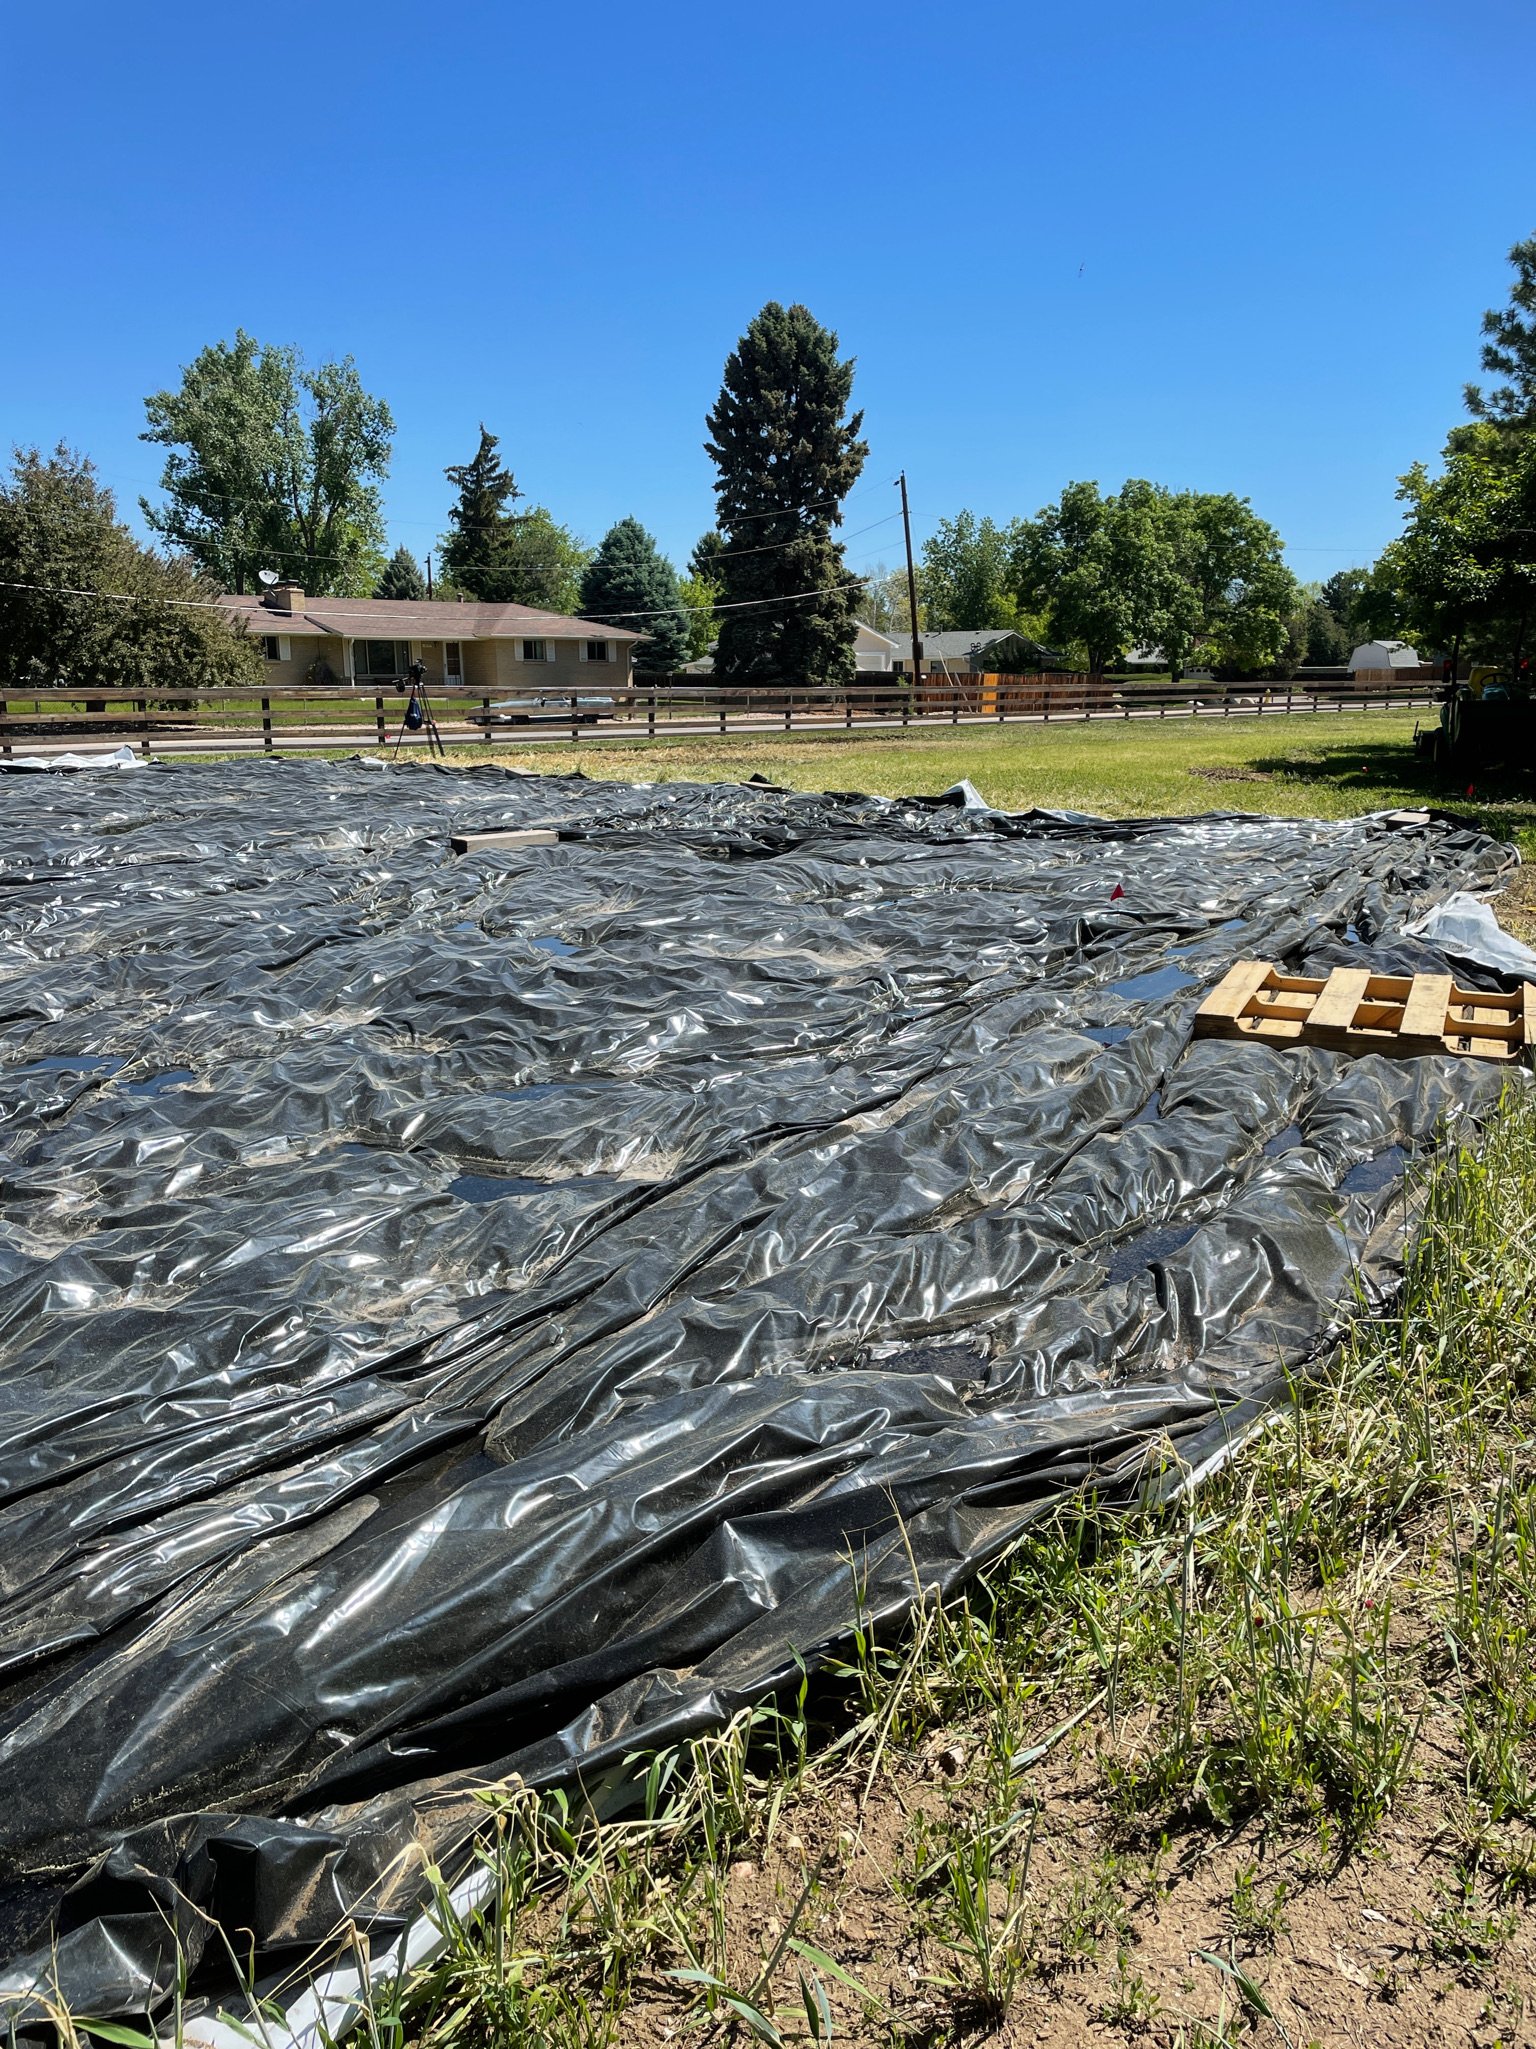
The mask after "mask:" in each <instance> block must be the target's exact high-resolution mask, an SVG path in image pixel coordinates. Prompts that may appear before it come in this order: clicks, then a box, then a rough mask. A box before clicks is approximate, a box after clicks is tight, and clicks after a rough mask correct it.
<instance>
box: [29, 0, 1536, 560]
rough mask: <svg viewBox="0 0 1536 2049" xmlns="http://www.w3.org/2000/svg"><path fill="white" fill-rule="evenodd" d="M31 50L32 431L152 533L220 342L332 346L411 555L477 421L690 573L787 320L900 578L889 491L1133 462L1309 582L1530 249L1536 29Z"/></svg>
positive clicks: (1186, 3) (1209, 8)
mask: <svg viewBox="0 0 1536 2049" xmlns="http://www.w3.org/2000/svg"><path fill="white" fill-rule="evenodd" d="M6 42H7V66H6V68H7V72H8V75H9V87H8V91H7V94H6V102H7V105H6V125H7V131H8V132H7V148H6V157H7V166H8V175H7V180H6V183H7V188H8V190H7V202H6V207H5V213H6V219H7V228H8V233H7V245H8V255H9V263H8V270H9V276H10V280H11V290H10V291H9V292H8V293H7V309H6V318H5V320H4V322H3V324H0V431H3V432H4V434H5V436H6V439H7V441H21V442H32V441H37V442H41V443H44V444H51V443H52V442H54V441H55V440H58V439H59V438H61V437H62V438H63V439H65V440H67V441H69V442H70V443H72V444H74V445H75V446H77V447H80V448H82V449H84V450H85V451H86V452H87V453H89V454H90V455H92V456H93V457H94V458H95V459H96V461H97V464H98V466H99V468H100V470H101V472H102V474H103V477H104V478H105V480H106V481H107V482H108V483H110V484H112V485H113V486H114V487H115V488H116V489H117V490H118V492H119V495H120V498H121V500H122V501H123V502H124V503H125V504H128V505H131V504H132V501H133V498H134V497H135V495H136V493H137V492H138V491H139V490H140V489H142V488H145V487H152V486H153V484H154V482H155V480H156V478H157V477H158V474H159V463H158V460H157V457H158V455H159V453H160V452H159V451H158V450H155V449H152V448H150V447H148V446H146V445H144V444H143V443H141V442H140V441H139V440H138V439H137V435H138V433H139V430H140V428H141V427H142V425H143V399H144V395H145V394H146V393H147V392H149V391H152V390H155V389H158V388H159V387H161V386H163V385H166V384H173V383H174V382H175V381H176V379H177V376H178V373H179V370H180V367H181V365H183V364H184V363H186V362H187V361H188V360H190V358H191V357H192V356H193V355H194V354H195V353H196V351H197V350H198V349H199V348H200V347H201V346H202V345H203V344H204V343H206V342H209V341H212V340H215V339H218V338H220V337H228V336H231V335H232V334H233V332H234V330H235V328H236V327H237V326H240V325H243V326H244V327H246V328H247V329H249V330H250V331H251V332H252V333H254V334H255V335H257V336H258V337H259V338H260V339H262V340H265V341H274V342H287V343H294V344H297V345H298V346H299V347H300V348H301V349H302V350H303V351H304V352H305V353H306V354H307V355H309V356H311V357H313V358H322V357H325V356H329V355H337V354H341V353H345V352H348V351H350V352H351V353H352V354H353V355H354V356H355V357H356V358H357V362H358V365H359V368H360V370H361V373H362V376H363V379H364V382H365V384H366V385H367V386H368V387H369V389H371V390H373V391H376V392H378V393H380V394H381V395H382V396H383V397H385V398H386V399H387V400H388V401H389V404H390V406H391V407H392V409H393V411H394V413H395V417H396V421H397V424H398V435H397V440H396V451H395V460H394V465H393V470H392V473H391V476H390V479H389V482H388V485H387V488H386V509H387V512H388V517H389V522H390V533H391V541H392V543H394V542H400V541H404V542H405V543H406V544H407V545H408V546H410V547H411V548H413V549H414V550H415V551H416V552H417V553H418V554H419V553H420V552H421V551H422V550H423V549H425V548H427V547H429V546H431V545H432V544H433V541H434V538H435V536H436V535H437V534H438V533H439V532H440V531H441V530H442V527H443V523H444V515H445V512H446V508H447V503H448V498H449V490H448V486H447V485H446V484H445V482H444V481H443V477H442V470H443V466H444V464H446V463H450V462H456V461H462V460H464V459H465V458H466V457H467V456H468V455H469V454H471V453H472V452H473V449H474V446H475V440H476V429H477V426H478V423H479V421H480V420H481V419H484V420H485V421H486V423H487V424H488V425H489V426H490V427H491V428H492V430H493V431H494V432H496V433H499V434H500V436H501V437H502V447H503V453H504V455H505V457H506V458H507V459H508V460H509V461H510V463H511V465H512V467H513V468H514V470H515V472H516V474H517V478H518V481H519V483H520V485H521V486H522V487H523V489H524V490H525V491H526V492H527V494H528V496H529V499H530V501H542V502H544V503H546V504H548V505H549V506H550V507H551V509H552V510H553V511H554V512H555V514H556V515H557V516H558V517H559V518H561V519H564V520H566V521H568V522H569V523H570V524H571V525H573V526H574V527H575V528H576V529H577V531H578V532H579V533H581V534H582V535H583V536H584V537H586V538H587V539H589V540H596V539H597V538H599V537H600V536H601V534H602V533H603V531H604V530H605V529H606V527H607V526H608V525H609V524H610V523H611V522H612V521H613V520H614V519H617V518H619V517H621V516H622V515H624V514H626V513H634V514H635V515H637V516H638V517H639V518H640V519H642V520H643V521H644V522H645V523H646V525H647V526H649V527H650V528H651V529H652V530H653V532H655V533H656V534H657V536H658V537H659V539H660V540H661V541H662V543H663V545H664V546H665V547H667V548H668V549H669V550H670V551H672V552H673V553H674V554H675V555H678V556H681V555H683V554H686V551H687V549H688V548H689V546H690V545H691V544H692V541H693V539H694V538H695V536H696V535H697V534H698V532H699V531H700V529H701V528H703V527H704V526H706V525H707V524H709V522H710V519H711V509H712V503H713V501H712V498H711V494H710V482H711V474H712V473H711V466H710V464H709V461H708V458H707V457H706V456H705V455H704V453H703V450H702V447H701V442H702V439H703V415H704V413H705V411H706V409H707V408H708V406H709V405H710V403H711V401H712V400H713V397H714V395H715V392H716V390H717V388H718V385H719V377H720V368H721V364H722V362H723V360H724V357H725V355H726V353H727V351H728V350H729V349H730V348H731V346H732V344H733V343H734V342H735V340H736V338H737V336H738V335H739V334H740V332H741V330H742V328H743V327H744V326H745V324H746V322H747V321H748V320H749V319H750V318H751V316H752V314H753V313H754V312H755V311H756V310H757V308H758V307H759V306H760V305H761V304H762V303H763V302H764V301H765V300H767V299H770V298H778V299H783V300H792V299H802V300H804V301H805V302H806V303H807V304H808V305H809V306H810V307H811V308H812V309H813V311H814V312H815V313H816V314H817V315H818V317H819V318H821V319H822V320H824V321H826V322H827V323H829V324H830V325H831V326H833V327H835V328H836V329H837V331H838V333H839V335H840V337H841V340H842V344H843V347H844V350H845V352H848V353H851V354H853V355H855V356H856V357H857V359H858V374H857V378H856V383H855V391H856V397H857V401H858V403H860V404H862V405H863V407H864V408H865V412H866V433H867V436H868V439H869V443H870V460H869V463H868V465H867V467H866V470H865V474H864V478H863V480H862V482H861V484H860V486H859V489H858V492H857V494H856V495H855V496H854V497H853V498H852V499H851V500H850V502H849V505H848V509H847V520H846V531H847V532H848V533H849V534H850V536H851V538H850V540H849V544H848V554H849V559H850V561H851V562H852V563H853V564H854V565H855V566H856V567H862V566H865V565H867V564H869V563H872V562H873V561H875V560H877V559H880V558H883V559H885V560H886V561H887V562H891V563H894V562H895V561H896V560H897V559H898V552H899V546H900V541H899V535H900V529H899V526H898V525H897V524H896V523H894V522H893V521H891V519H890V514H891V513H892V512H893V511H894V509H895V503H896V500H895V493H894V491H893V490H892V489H891V487H890V486H891V479H893V478H894V476H895V475H896V472H897V471H898V469H900V468H903V467H904V468H905V469H906V471H907V473H908V477H909V480H910V484H911V490H912V497H913V505H914V511H915V514H916V518H917V523H918V529H919V532H920V533H921V532H923V531H926V529H927V528H928V527H929V526H931V524H932V522H933V520H934V519H935V518H937V517H938V516H940V515H943V514H946V513H953V512H955V511H958V510H959V509H960V508H961V507H963V506H969V507H971V508H972V509H974V510H975V511H977V512H979V513H990V514H992V515H993V516H994V517H996V518H999V519H1003V518H1007V517H1009V516H1011V515H1012V514H1014V513H1018V512H1032V511H1034V510H1035V509H1036V508H1037V507H1038V506H1039V505H1040V504H1042V503H1043V502H1044V501H1045V500H1047V499H1049V498H1052V497H1054V496H1055V495H1056V493H1057V491H1058V490H1059V489H1060V488H1061V486H1062V485H1063V484H1064V483H1066V482H1067V481H1068V480H1069V479H1071V478H1074V477H1096V478H1098V479H1099V480H1100V481H1101V482H1102V483H1103V484H1104V485H1105V486H1106V487H1107V488H1108V487H1113V486H1114V485H1117V484H1118V483H1119V482H1120V481H1121V480H1122V479H1123V478H1124V477H1125V476H1127V475H1139V476H1147V477H1151V478H1154V479H1156V480H1158V481H1160V482H1164V483H1168V484H1173V485H1190V486H1195V487H1198V488H1201V489H1208V490H1233V491H1237V492H1240V493H1243V494H1246V495H1247V496H1248V497H1250V498H1251V499H1252V501H1253V504H1254V506H1255V507H1256V509H1257V510H1258V511H1259V512H1260V513H1261V514H1263V515H1264V516H1265V517H1266V518H1268V519H1270V520H1271V521H1272V522H1273V523H1274V524H1275V525H1276V526H1277V527H1278V528H1279V530H1280V532H1281V534H1282V535H1283V536H1284V538H1285V540H1286V542H1287V544H1288V546H1289V548H1290V550H1291V560H1292V563H1293V566H1294V567H1295V568H1296V569H1297V571H1298V573H1299V574H1301V575H1303V576H1321V575H1325V574H1327V573H1328V571H1329V570H1331V569H1333V568H1335V567H1338V566H1339V565H1340V564H1342V563H1346V562H1353V561H1358V560H1364V559H1369V557H1370V556H1371V555H1372V554H1373V553H1374V552H1375V551H1376V550H1377V549H1378V548H1379V547H1380V546H1381V544H1382V543H1383V542H1384V541H1385V540H1387V539H1388V538H1390V536H1391V534H1392V533H1393V532H1394V531H1395V530H1396V527H1397V524H1398V509H1397V506H1396V504H1395V501H1394V497H1393V492H1394V488H1395V478H1396V476H1397V474H1398V473H1399V472H1400V471H1401V470H1403V469H1404V468H1406V467H1407V465H1408V464H1409V463H1410V462H1411V461H1413V460H1414V459H1415V458H1416V457H1420V456H1423V457H1426V458H1427V457H1432V456H1433V455H1434V453H1435V451H1436V450H1437V448H1438V447H1439V445H1440V442H1441V440H1442V438H1443V436H1444V433H1445V430H1446V428H1447V427H1448V426H1449V425H1451V424H1452V422H1453V421H1454V420H1455V419H1456V418H1457V417H1458V415H1459V402H1460V388H1461V384H1462V382H1463V380H1464V379H1465V378H1466V377H1468V376H1469V375H1475V374H1476V370H1477V346H1478V333H1477V329H1478V319H1479V316H1480V314H1481V311H1482V309H1483V308H1484V307H1485V306H1488V305H1491V304H1494V303H1496V302H1498V301H1499V300H1501V299H1502V298H1503V297H1504V296H1505V291H1506V285H1507V277H1508V271H1507V267H1506V264H1505V260H1504V259H1505V252H1506V251H1507V248H1508V246H1509V244H1510V243H1511V242H1512V241H1514V240H1515V239H1516V238H1517V237H1518V236H1521V235H1525V234H1528V233H1530V232H1532V231H1533V230H1536V129H1533V124H1532V123H1531V120H1530V80H1531V77H1532V61H1533V58H1536V9H1533V8H1532V6H1531V4H1530V0H1435V4H1430V0H1288V4H1286V5H1284V6H1277V5H1264V4H1260V0H1225V4H1214V0H1079V4H1076V5H1061V4H1054V5H1050V6H1042V5H1039V4H1035V0H1014V4H1009V5H994V4H990V0H988V4H970V5H966V4H961V5H959V6H952V7H950V8H947V9H946V8H938V7H934V6H933V5H932V4H931V0H923V4H909V0H884V4H881V5H878V6H876V5H871V4H865V0H830V4H829V0H817V4H808V0H778V4H776V5H775V6H774V7H772V8H750V9H748V8H743V7H740V6H735V5H731V4H730V0H715V4H711V5H701V4H700V5H696V4H692V0H686V4H679V0H655V4H653V5H651V6H648V7H636V6H633V5H627V6H623V7H620V6H616V5H613V4H611V0H587V4H585V5H582V6H578V7H563V8H562V7H550V6H544V7H539V8H534V7H531V6H528V5H526V4H523V5H514V6H508V5H502V6H496V5H488V4H462V0H457V4H456V0H447V4H442V0H440V4H438V5H436V6H426V5H418V4H396V0H372V4H370V5H368V6H366V7H365V6H361V5H351V4H327V0H318V4H316V5H314V6H312V7H310V8H297V7H295V8H285V7H282V6H280V5H273V6H270V7H268V8H266V9H265V10H258V9H251V8H241V9H238V10H236V9H228V8H210V7H208V6H207V5H206V0H204V4H201V5H197V6H193V5H188V4H184V0H169V4H165V0H162V4H159V5H156V6H152V7H149V8H125V7H122V6H117V5H114V6H110V7H108V6H105V5H101V4H87V5H83V6H76V7H72V8H65V7H53V8H46V7H43V8H37V7H33V8H26V9H15V10H13V11H12V13H11V15H10V17H9V21H8V26H7V32H6ZM875 522H883V523H882V524H878V525H876V524H874V523H875ZM861 529H868V530H867V531H859V530H861Z"/></svg>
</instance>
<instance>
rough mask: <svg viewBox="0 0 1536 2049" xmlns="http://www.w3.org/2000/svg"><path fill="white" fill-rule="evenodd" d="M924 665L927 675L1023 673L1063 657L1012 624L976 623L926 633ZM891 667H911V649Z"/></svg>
mask: <svg viewBox="0 0 1536 2049" xmlns="http://www.w3.org/2000/svg"><path fill="white" fill-rule="evenodd" d="M920 638H921V640H922V644H923V669H924V672H925V674H928V675H943V674H945V673H946V672H947V673H948V674H950V675H952V676H961V675H985V674H987V673H989V672H991V673H996V674H1002V675H1021V674H1025V673H1027V672H1029V671H1030V670H1034V669H1041V668H1059V667H1060V666H1061V665H1062V657H1061V656H1060V655H1059V654H1056V653H1055V652H1054V651H1053V650H1052V649H1051V648H1048V647H1042V646H1041V645H1040V643H1039V641H1038V640H1031V639H1030V638H1029V636H1028V635H1027V634H1024V633H1015V632H1014V631H1013V629H1012V628H1011V627H1004V628H1003V629H1001V630H1000V631H999V630H994V629H986V630H983V631H981V632H977V631H976V630H975V628H973V627H964V628H960V629H959V630H956V631H953V632H951V631H945V632H942V633H924V634H922V635H921V636H920ZM891 667H892V668H893V669H895V670H897V671H898V672H900V673H902V674H905V673H906V672H907V671H908V670H910V668H911V667H912V656H911V653H910V651H909V652H908V654H907V655H906V657H905V659H903V658H902V657H901V655H900V654H899V653H898V654H897V655H896V656H895V657H894V658H893V659H892V662H891Z"/></svg>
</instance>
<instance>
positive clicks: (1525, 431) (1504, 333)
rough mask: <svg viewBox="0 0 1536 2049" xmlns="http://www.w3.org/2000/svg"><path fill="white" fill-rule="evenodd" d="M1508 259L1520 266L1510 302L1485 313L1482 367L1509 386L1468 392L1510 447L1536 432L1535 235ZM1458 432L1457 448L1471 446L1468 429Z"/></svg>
mask: <svg viewBox="0 0 1536 2049" xmlns="http://www.w3.org/2000/svg"><path fill="white" fill-rule="evenodd" d="M1509 260H1510V262H1511V263H1512V264H1513V265H1514V268H1515V281H1514V283H1513V284H1512V285H1511V286H1510V288H1509V304H1508V305H1507V306H1501V307H1494V308H1491V309H1490V310H1489V311H1488V312H1487V313H1485V314H1484V315H1483V368H1484V369H1485V370H1488V371H1491V372H1492V374H1493V375H1494V376H1495V377H1502V378H1503V379H1504V382H1503V383H1502V384H1496V385H1495V386H1494V387H1493V389H1492V390H1491V391H1484V390H1483V388H1482V386H1481V385H1478V384H1469V385H1468V386H1467V387H1466V393H1465V396H1466V403H1467V411H1468V412H1469V413H1470V414H1471V415H1472V417H1473V419H1475V420H1483V421H1486V422H1488V424H1489V425H1491V426H1494V427H1497V428H1498V429H1499V432H1500V436H1501V439H1502V440H1503V441H1504V442H1505V443H1506V445H1507V444H1508V443H1509V442H1511V441H1514V440H1529V439H1530V437H1531V436H1532V434H1533V433H1536V235H1528V236H1527V237H1526V239H1525V240H1524V241H1523V242H1517V243H1516V244H1515V246H1514V248H1513V249H1511V250H1510V252H1509ZM1459 431H1460V432H1461V436H1462V439H1461V441H1460V442H1459V443H1458V440H1457V432H1455V431H1453V433H1452V436H1451V445H1452V447H1453V448H1454V447H1456V446H1458V445H1460V446H1466V445H1468V444H1467V439H1466V435H1465V430H1459ZM1487 446H1488V444H1484V445H1483V447H1484V453H1486V451H1487Z"/></svg>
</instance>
